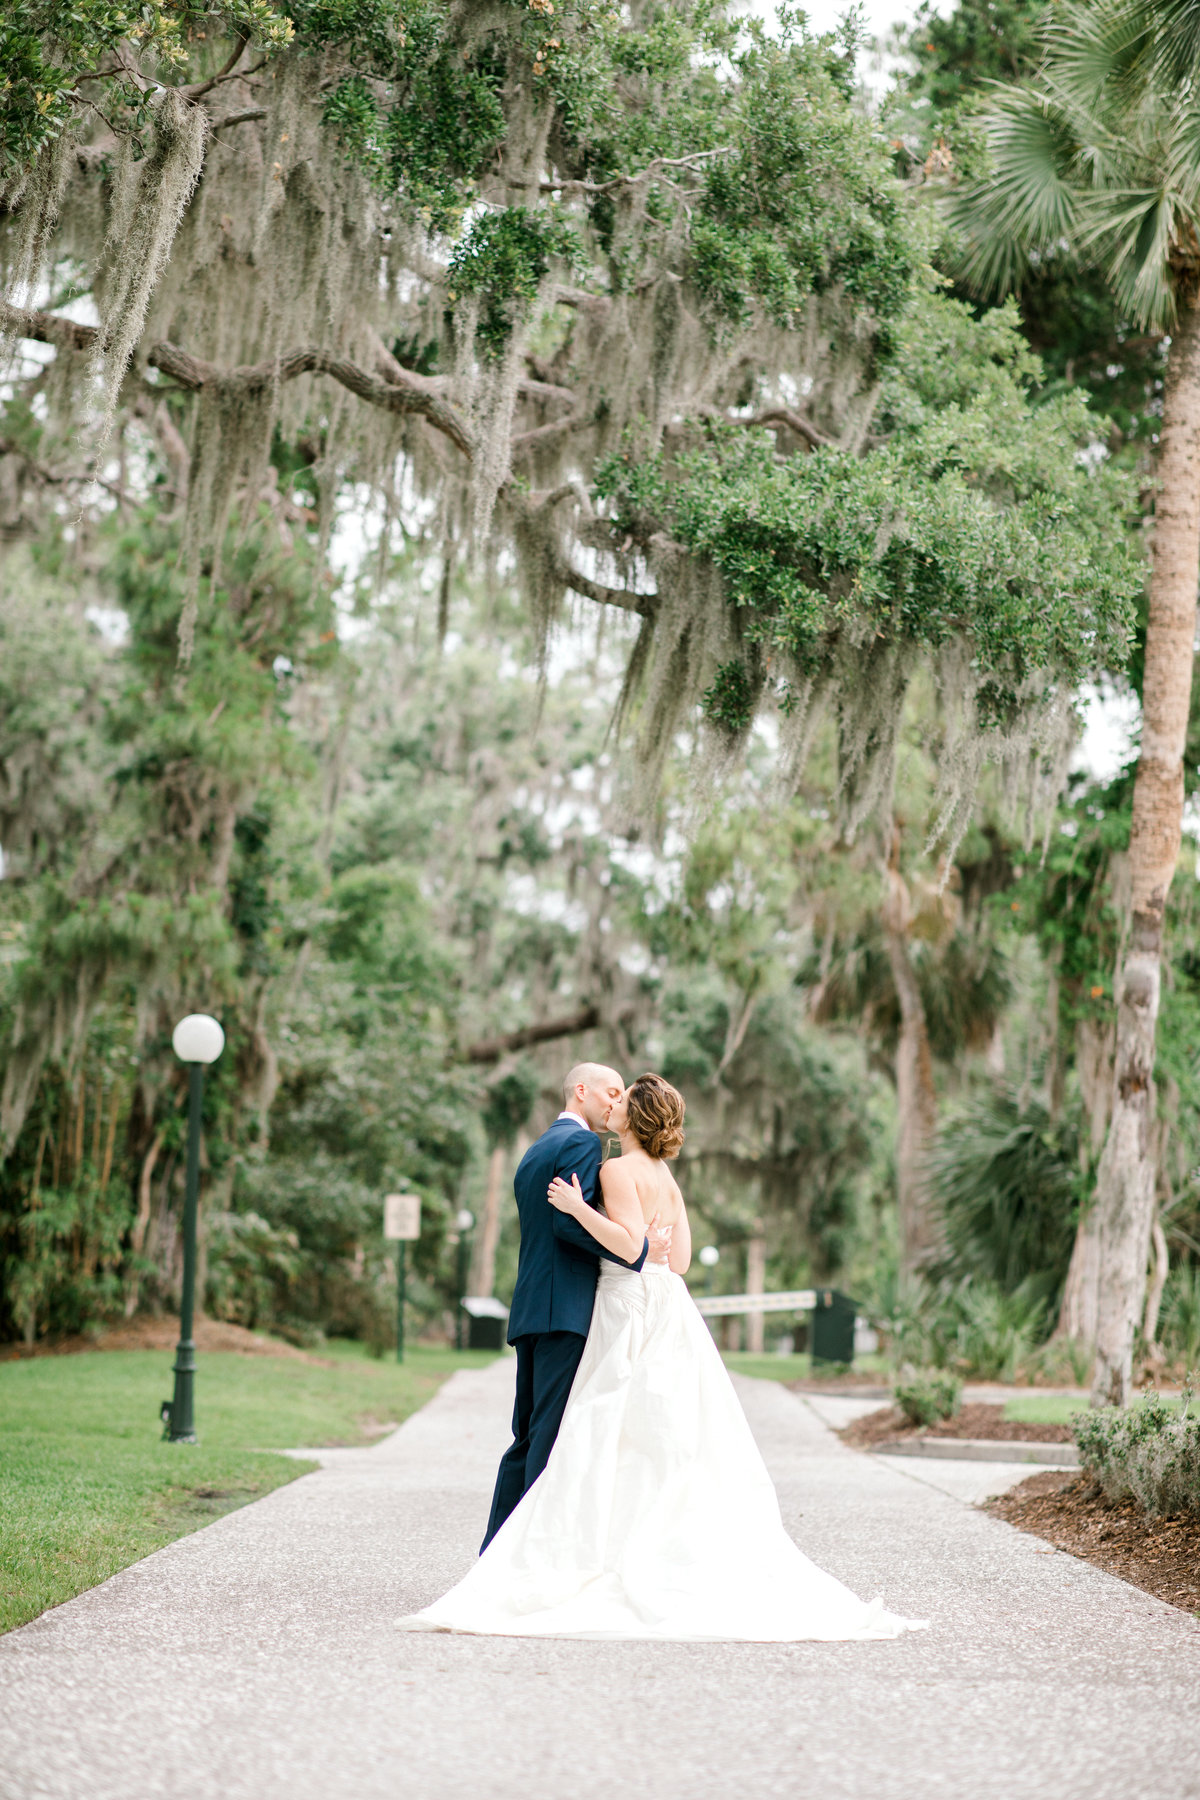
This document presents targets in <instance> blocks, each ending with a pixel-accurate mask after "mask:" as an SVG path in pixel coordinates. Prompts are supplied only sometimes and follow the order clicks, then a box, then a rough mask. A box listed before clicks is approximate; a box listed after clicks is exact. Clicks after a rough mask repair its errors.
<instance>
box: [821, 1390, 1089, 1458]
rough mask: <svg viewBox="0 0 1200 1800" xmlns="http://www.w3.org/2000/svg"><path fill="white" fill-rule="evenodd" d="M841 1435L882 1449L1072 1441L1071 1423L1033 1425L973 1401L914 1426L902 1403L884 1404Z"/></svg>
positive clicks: (853, 1442) (985, 1402)
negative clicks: (943, 1441) (976, 1441)
mask: <svg viewBox="0 0 1200 1800" xmlns="http://www.w3.org/2000/svg"><path fill="white" fill-rule="evenodd" d="M839 1435H840V1437H841V1439H842V1441H843V1443H846V1444H850V1445H851V1446H852V1447H853V1448H854V1449H855V1450H878V1449H879V1448H880V1446H881V1445H883V1444H894V1443H897V1442H899V1441H901V1440H902V1439H904V1438H914V1437H927V1438H928V1437H932V1438H990V1439H992V1440H994V1441H995V1442H997V1443H1002V1444H1069V1443H1070V1442H1071V1431H1070V1427H1069V1426H1067V1425H1033V1424H1026V1423H1025V1421H1024V1420H1022V1419H1006V1418H1005V1417H1004V1407H1003V1405H997V1404H995V1403H994V1402H992V1401H988V1400H972V1401H969V1402H968V1403H967V1404H966V1405H965V1406H961V1407H960V1408H959V1410H958V1411H957V1412H956V1413H955V1415H954V1417H953V1418H952V1419H943V1420H941V1422H940V1423H939V1424H937V1425H910V1424H909V1422H908V1420H907V1419H906V1418H905V1416H904V1414H903V1413H902V1412H901V1411H900V1408H899V1407H898V1406H883V1407H880V1409H879V1411H878V1412H873V1413H866V1414H864V1416H863V1417H862V1418H861V1419H855V1421H854V1423H853V1425H847V1426H846V1428H845V1430H844V1431H842V1432H841V1433H840V1434H839Z"/></svg>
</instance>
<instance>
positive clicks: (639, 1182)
mask: <svg viewBox="0 0 1200 1800" xmlns="http://www.w3.org/2000/svg"><path fill="white" fill-rule="evenodd" d="M600 1191H601V1193H602V1194H603V1196H604V1210H605V1212H606V1213H607V1214H608V1216H609V1218H610V1219H613V1220H615V1221H616V1222H617V1223H618V1224H621V1225H624V1226H625V1227H626V1228H627V1229H628V1230H630V1231H631V1232H635V1231H636V1228H637V1222H638V1221H639V1220H640V1223H641V1226H642V1228H643V1229H644V1228H645V1227H646V1226H648V1225H650V1224H651V1223H652V1222H653V1221H654V1220H656V1219H657V1222H658V1224H659V1225H661V1226H664V1227H667V1228H669V1229H670V1231H671V1267H672V1269H673V1270H674V1271H675V1273H676V1274H677V1275H683V1274H686V1272H687V1270H688V1267H689V1266H690V1264H691V1260H692V1233H691V1227H690V1225H689V1224H688V1216H687V1207H686V1206H685V1204H684V1199H683V1195H682V1193H681V1192H680V1189H679V1183H678V1182H677V1181H676V1179H675V1177H674V1176H673V1175H672V1173H671V1170H670V1165H669V1164H668V1163H666V1162H664V1161H663V1160H662V1159H661V1158H659V1157H655V1156H649V1155H648V1154H647V1153H646V1151H645V1150H642V1149H636V1150H624V1151H623V1152H622V1154H621V1155H620V1156H619V1157H614V1158H613V1159H612V1160H610V1161H609V1162H606V1163H602V1164H601V1165H600Z"/></svg>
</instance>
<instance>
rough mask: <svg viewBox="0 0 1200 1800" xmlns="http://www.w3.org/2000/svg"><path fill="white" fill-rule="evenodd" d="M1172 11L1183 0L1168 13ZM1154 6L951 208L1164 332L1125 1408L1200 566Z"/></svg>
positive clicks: (1054, 29)
mask: <svg viewBox="0 0 1200 1800" xmlns="http://www.w3.org/2000/svg"><path fill="white" fill-rule="evenodd" d="M1177 10H1178V11H1179V12H1180V13H1183V12H1185V11H1186V10H1187V9H1182V8H1181V9H1177ZM1156 33H1157V23H1156V20H1155V16H1154V13H1153V11H1152V10H1145V9H1141V8H1138V7H1131V6H1129V5H1124V4H1118V3H1109V4H1101V5H1097V6H1093V7H1091V8H1087V9H1078V10H1076V11H1073V12H1072V13H1071V14H1069V15H1064V16H1063V17H1062V18H1057V17H1056V18H1055V19H1054V20H1053V22H1052V24H1051V26H1050V27H1049V29H1048V34H1047V56H1046V62H1045V66H1044V68H1043V70H1042V71H1041V73H1040V75H1039V78H1038V80H1037V81H1036V82H1035V83H1033V84H1031V85H1030V86H1029V87H1028V88H1025V89H1017V90H1013V91H1012V92H1011V93H1009V94H1006V95H1002V96H1000V97H999V98H998V100H997V104H996V106H995V109H994V111H993V113H992V115H991V118H990V120H989V121H988V122H987V133H988V138H989V144H990V150H991V157H992V169H991V173H990V175H989V176H988V178H987V179H986V180H985V181H982V182H980V183H977V184H975V185H973V186H971V187H969V188H967V189H965V190H964V191H963V192H962V193H961V194H960V196H959V197H958V199H957V200H956V203H955V208H954V211H955V217H956V219H957V220H958V222H959V224H960V225H961V227H962V229H963V231H964V234H965V242H966V247H965V251H964V256H963V269H964V273H965V274H966V275H967V276H968V277H969V278H973V279H974V280H975V281H976V282H977V283H978V284H979V285H980V286H981V287H985V288H988V287H990V288H991V289H992V290H993V291H994V290H995V289H996V288H997V287H1003V286H1005V285H1008V284H1009V283H1010V282H1011V281H1012V279H1013V278H1014V276H1015V274H1016V272H1017V271H1018V269H1019V268H1020V266H1021V263H1022V261H1023V259H1025V258H1027V257H1028V256H1029V254H1030V253H1034V254H1036V252H1037V251H1038V249H1039V247H1040V246H1043V245H1046V244H1050V243H1053V242H1057V241H1059V240H1062V239H1066V240H1068V241H1069V242H1072V243H1073V244H1074V245H1075V246H1076V247H1077V249H1078V250H1080V251H1081V252H1083V253H1084V254H1086V255H1087V256H1089V257H1090V259H1091V260H1092V261H1093V262H1094V264H1095V265H1096V266H1097V267H1098V268H1100V269H1102V270H1103V271H1104V273H1105V274H1106V276H1107V279H1108V280H1109V282H1110V283H1111V285H1112V288H1113V290H1114V293H1115V295H1116V297H1117V299H1118V301H1119V303H1120V304H1121V306H1122V307H1123V309H1124V310H1125V311H1126V312H1127V313H1128V314H1129V316H1130V317H1132V318H1133V319H1134V320H1135V321H1137V322H1138V323H1139V324H1140V325H1142V326H1143V327H1146V328H1157V329H1159V330H1164V329H1168V330H1169V331H1170V333H1171V344H1170V354H1169V357H1168V361H1167V383H1166V393H1165V396H1164V404H1163V417H1162V426H1161V433H1160V443H1159V453H1158V465H1157V487H1158V492H1157V501H1156V507H1155V531H1154V563H1153V572H1152V576H1151V581H1150V591H1149V616H1148V621H1147V629H1146V650H1145V674H1144V680H1143V691H1142V736H1141V752H1140V756H1139V760H1138V767H1137V775H1136V779H1135V782H1134V792H1133V820H1132V827H1131V834H1130V844H1129V864H1130V879H1131V890H1132V891H1131V897H1130V903H1129V915H1128V937H1127V939H1126V942H1125V945H1124V953H1123V957H1122V967H1121V972H1120V984H1119V993H1118V1012H1117V1037H1116V1049H1115V1065H1114V1073H1113V1093H1112V1114H1111V1122H1110V1125H1109V1129H1108V1136H1107V1141H1106V1144H1105V1149H1104V1154H1103V1157H1102V1159H1101V1162H1100V1168H1099V1173H1098V1180H1097V1194H1096V1203H1095V1204H1096V1216H1095V1225H1094V1229H1095V1232H1096V1235H1097V1239H1098V1254H1097V1257H1096V1268H1097V1279H1098V1307H1097V1356H1096V1367H1095V1374H1094V1380H1093V1397H1094V1399H1095V1400H1097V1401H1098V1402H1110V1403H1117V1404H1124V1403H1125V1402H1126V1400H1127V1399H1128V1395H1129V1386H1130V1378H1131V1363H1132V1351H1133V1341H1134V1332H1135V1329H1136V1327H1137V1325H1138V1324H1139V1323H1140V1319H1141V1313H1142V1299H1143V1294H1144V1289H1145V1271H1146V1262H1147V1255H1148V1250H1149V1242H1150V1233H1151V1225H1152V1220H1153V1215H1154V1188H1155V1155H1154V1148H1155V1086H1154V1060H1155V1030H1156V1023H1157V1018H1158V1012H1159V1003H1160V983H1161V963H1162V955H1163V924H1164V918H1165V914H1166V906H1167V895H1168V892H1169V889H1170V885H1171V880H1172V877H1173V875H1174V871H1175V864H1176V861H1177V858H1178V855H1179V844H1180V834H1181V825H1182V816H1183V802H1184V768H1183V755H1184V746H1185V739H1186V734H1187V724H1188V711H1189V701H1190V695H1191V683H1192V657H1193V647H1194V641H1195V622H1196V589H1197V578H1198V563H1200V254H1198V249H1197V245H1198V238H1197V227H1198V223H1200V154H1198V153H1197V148H1196V140H1195V98H1196V96H1195V73H1194V64H1185V65H1184V67H1183V69H1182V71H1180V70H1179V69H1178V68H1176V69H1172V68H1170V67H1168V66H1166V64H1165V62H1164V51H1163V46H1162V45H1161V43H1160V42H1159V40H1158V38H1157V35H1156Z"/></svg>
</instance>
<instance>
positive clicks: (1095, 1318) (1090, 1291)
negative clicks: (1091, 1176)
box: [1054, 1206, 1100, 1346]
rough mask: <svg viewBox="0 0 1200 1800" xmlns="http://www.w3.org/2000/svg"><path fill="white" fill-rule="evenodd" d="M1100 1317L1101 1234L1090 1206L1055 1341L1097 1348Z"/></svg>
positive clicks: (1079, 1231)
mask: <svg viewBox="0 0 1200 1800" xmlns="http://www.w3.org/2000/svg"><path fill="white" fill-rule="evenodd" d="M1099 1313H1100V1231H1099V1223H1098V1220H1097V1216H1096V1208H1095V1207H1094V1206H1091V1207H1089V1208H1088V1210H1087V1212H1086V1213H1084V1215H1083V1217H1082V1218H1081V1219H1080V1221H1079V1226H1078V1229H1077V1230H1076V1232H1075V1247H1074V1249H1073V1250H1072V1251H1071V1264H1070V1267H1069V1268H1068V1270H1067V1281H1066V1286H1065V1287H1064V1288H1063V1297H1062V1305H1061V1306H1060V1308H1059V1312H1058V1324H1057V1326H1056V1327H1055V1330H1054V1335H1055V1337H1061V1338H1074V1339H1075V1340H1076V1341H1077V1342H1078V1343H1081V1344H1088V1345H1091V1346H1094V1345H1095V1342H1096V1331H1097V1328H1098V1325H1099Z"/></svg>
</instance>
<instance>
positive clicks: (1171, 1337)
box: [1159, 1263, 1200, 1369]
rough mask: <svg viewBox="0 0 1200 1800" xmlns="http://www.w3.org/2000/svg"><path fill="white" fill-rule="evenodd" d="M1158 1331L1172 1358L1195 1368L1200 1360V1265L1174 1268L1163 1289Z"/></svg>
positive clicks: (1185, 1265) (1186, 1264) (1192, 1264)
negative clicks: (1199, 1266)
mask: <svg viewBox="0 0 1200 1800" xmlns="http://www.w3.org/2000/svg"><path fill="white" fill-rule="evenodd" d="M1160 1320H1161V1322H1160V1327H1159V1332H1160V1336H1161V1338H1162V1341H1163V1345H1164V1347H1165V1349H1166V1352H1167V1355H1168V1356H1169V1357H1170V1358H1171V1359H1172V1361H1175V1360H1178V1361H1179V1362H1182V1363H1183V1365H1184V1367H1185V1368H1188V1369H1192V1368H1195V1367H1196V1366H1197V1365H1198V1364H1200V1268H1198V1267H1197V1266H1196V1265H1195V1264H1194V1263H1191V1264H1188V1263H1184V1264H1181V1265H1180V1267H1178V1268H1176V1269H1172V1271H1171V1274H1170V1277H1169V1278H1168V1281H1167V1285H1166V1289H1165V1291H1164V1293H1163V1302H1162V1313H1161V1315H1160Z"/></svg>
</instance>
